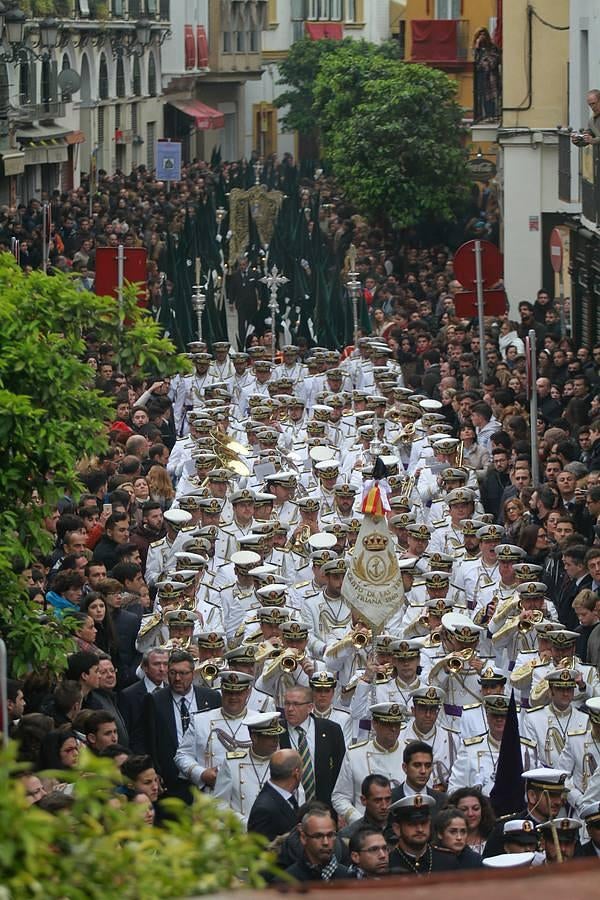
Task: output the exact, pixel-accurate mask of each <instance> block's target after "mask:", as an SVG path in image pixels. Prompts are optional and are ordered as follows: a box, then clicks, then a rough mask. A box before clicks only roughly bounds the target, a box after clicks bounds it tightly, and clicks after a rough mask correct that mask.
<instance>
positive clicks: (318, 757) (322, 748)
mask: <svg viewBox="0 0 600 900" xmlns="http://www.w3.org/2000/svg"><path fill="white" fill-rule="evenodd" d="M312 719H313V721H314V723H315V758H314V770H315V799H316V800H320V801H321V802H322V803H331V794H332V793H333V789H334V787H335V783H336V781H337V777H338V775H339V772H340V768H341V765H342V760H343V759H344V754H345V753H346V744H345V741H344V734H343V732H342V729H341V728H340V726H339V725H338V724H337V723H336V722H330V721H328V720H327V719H316V718H315V717H314V716H312ZM279 746H280V747H281V749H282V750H287V749H290V748H291V747H292V746H293V745H292V743H291V741H290V736H289V733H288V731H287V730H286V731H285V733H284V734H282V735H281V739H280V741H279Z"/></svg>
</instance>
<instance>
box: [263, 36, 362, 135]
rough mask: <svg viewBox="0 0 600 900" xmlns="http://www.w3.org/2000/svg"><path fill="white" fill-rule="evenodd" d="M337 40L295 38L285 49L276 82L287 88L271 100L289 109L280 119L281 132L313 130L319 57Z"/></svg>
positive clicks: (333, 48) (321, 58)
mask: <svg viewBox="0 0 600 900" xmlns="http://www.w3.org/2000/svg"><path fill="white" fill-rule="evenodd" d="M339 43H340V42H339V41H330V40H322V41H311V40H310V39H309V38H303V39H302V40H301V41H296V43H295V44H292V46H291V47H290V49H289V52H288V55H287V56H286V58H285V59H284V60H283V61H282V62H281V63H280V64H279V74H280V76H281V77H280V79H279V81H278V82H277V84H279V85H287V86H288V88H289V89H288V90H286V91H284V92H283V93H281V94H280V95H279V96H278V97H276V99H275V106H276V107H277V108H278V109H282V108H283V107H285V106H289V110H288V111H287V112H286V114H285V115H284V116H282V118H281V124H282V127H283V130H284V131H301V132H303V133H307V132H311V131H313V130H314V128H315V125H316V124H317V123H315V116H314V94H313V86H314V81H315V77H316V75H317V72H318V70H319V67H320V65H321V62H322V60H323V58H324V57H325V56H326V55H327V54H329V53H332V52H333V51H334V50H335V49H336V48H337V46H338V44H339ZM351 43H353V41H352V39H351V38H347V39H346V40H344V41H342V44H351Z"/></svg>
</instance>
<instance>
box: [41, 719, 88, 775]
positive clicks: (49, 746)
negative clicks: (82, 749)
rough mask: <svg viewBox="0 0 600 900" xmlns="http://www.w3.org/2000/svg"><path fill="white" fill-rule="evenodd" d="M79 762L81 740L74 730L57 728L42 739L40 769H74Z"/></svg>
mask: <svg viewBox="0 0 600 900" xmlns="http://www.w3.org/2000/svg"><path fill="white" fill-rule="evenodd" d="M78 762H79V741H78V740H77V735H76V734H75V732H74V731H70V730H69V729H64V730H63V729H56V730H55V731H49V732H48V734H46V735H45V736H44V738H43V740H42V747H41V750H40V758H39V764H38V767H37V768H38V770H40V771H45V770H46V769H74V768H75V766H76V765H77V763H78Z"/></svg>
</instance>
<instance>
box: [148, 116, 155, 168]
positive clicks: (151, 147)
mask: <svg viewBox="0 0 600 900" xmlns="http://www.w3.org/2000/svg"><path fill="white" fill-rule="evenodd" d="M155 141H156V122H147V123H146V165H147V166H148V168H149V169H153V168H154V143H155Z"/></svg>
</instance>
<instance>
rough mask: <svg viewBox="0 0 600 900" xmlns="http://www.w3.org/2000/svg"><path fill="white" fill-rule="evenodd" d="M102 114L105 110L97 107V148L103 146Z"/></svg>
mask: <svg viewBox="0 0 600 900" xmlns="http://www.w3.org/2000/svg"><path fill="white" fill-rule="evenodd" d="M104 112H105V109H104V107H103V106H99V107H98V146H99V147H102V146H103V144H104Z"/></svg>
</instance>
